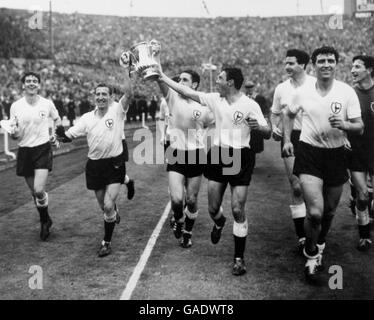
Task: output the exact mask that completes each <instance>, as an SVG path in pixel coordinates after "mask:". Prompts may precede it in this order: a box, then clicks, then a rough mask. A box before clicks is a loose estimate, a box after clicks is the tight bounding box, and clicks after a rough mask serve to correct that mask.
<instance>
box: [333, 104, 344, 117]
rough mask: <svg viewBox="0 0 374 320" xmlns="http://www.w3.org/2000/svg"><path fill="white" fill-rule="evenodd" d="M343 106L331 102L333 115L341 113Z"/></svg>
mask: <svg viewBox="0 0 374 320" xmlns="http://www.w3.org/2000/svg"><path fill="white" fill-rule="evenodd" d="M342 109H343V106H342V104H341V103H339V102H333V103H331V111H332V113H333V114H339V113H340V111H342Z"/></svg>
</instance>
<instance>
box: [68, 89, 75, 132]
mask: <svg viewBox="0 0 374 320" xmlns="http://www.w3.org/2000/svg"><path fill="white" fill-rule="evenodd" d="M66 107H67V113H68V114H67V116H68V120H69V121H70V126H73V125H74V120H75V117H76V113H75V103H74V100H73V97H72V96H70V97H69V99H68V103H67V105H66Z"/></svg>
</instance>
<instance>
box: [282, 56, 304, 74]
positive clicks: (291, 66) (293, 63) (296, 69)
mask: <svg viewBox="0 0 374 320" xmlns="http://www.w3.org/2000/svg"><path fill="white" fill-rule="evenodd" d="M284 69H285V70H286V72H287V75H288V76H289V77H294V76H295V75H296V74H299V73H300V72H302V71H303V70H304V69H303V66H302V65H300V64H298V63H297V59H296V57H286V61H285V65H284Z"/></svg>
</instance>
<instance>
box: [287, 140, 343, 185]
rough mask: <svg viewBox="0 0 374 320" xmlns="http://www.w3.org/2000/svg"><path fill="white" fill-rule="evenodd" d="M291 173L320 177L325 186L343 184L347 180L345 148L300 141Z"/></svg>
mask: <svg viewBox="0 0 374 320" xmlns="http://www.w3.org/2000/svg"><path fill="white" fill-rule="evenodd" d="M293 173H294V175H296V176H299V175H300V174H308V175H311V176H315V177H317V178H320V179H322V180H323V182H324V185H325V186H327V187H337V186H340V185H343V184H344V183H345V182H347V180H348V172H347V160H346V151H345V148H344V147H340V148H333V149H327V148H318V147H314V146H311V145H310V144H308V143H305V142H302V141H300V142H299V146H298V153H297V156H296V158H295V164H294V168H293Z"/></svg>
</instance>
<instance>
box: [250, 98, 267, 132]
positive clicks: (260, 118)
mask: <svg viewBox="0 0 374 320" xmlns="http://www.w3.org/2000/svg"><path fill="white" fill-rule="evenodd" d="M251 103H252V111H251V114H250V116H251V117H254V118H255V119H256V120H257V122H258V124H259V125H260V126H267V125H268V123H267V121H266V119H265V117H264V115H263V113H262V111H261V108H260V105H259V104H258V103H257V102H256V101H251Z"/></svg>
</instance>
